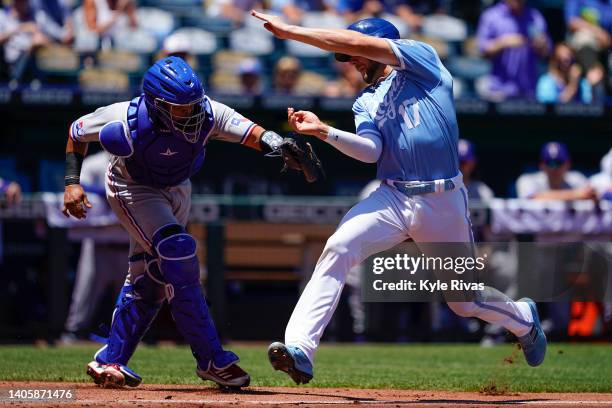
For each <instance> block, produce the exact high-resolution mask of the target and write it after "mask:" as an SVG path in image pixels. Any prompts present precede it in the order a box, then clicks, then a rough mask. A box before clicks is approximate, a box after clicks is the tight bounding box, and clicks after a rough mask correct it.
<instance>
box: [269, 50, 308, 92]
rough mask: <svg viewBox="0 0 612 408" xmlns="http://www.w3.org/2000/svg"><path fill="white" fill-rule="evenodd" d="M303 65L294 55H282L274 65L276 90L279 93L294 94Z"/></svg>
mask: <svg viewBox="0 0 612 408" xmlns="http://www.w3.org/2000/svg"><path fill="white" fill-rule="evenodd" d="M301 71H302V66H301V65H300V61H298V60H297V58H294V57H282V58H281V59H279V60H278V62H277V63H276V66H275V67H274V91H275V92H276V93H278V94H292V93H293V92H294V91H295V88H296V86H297V83H298V80H299V78H300V74H301Z"/></svg>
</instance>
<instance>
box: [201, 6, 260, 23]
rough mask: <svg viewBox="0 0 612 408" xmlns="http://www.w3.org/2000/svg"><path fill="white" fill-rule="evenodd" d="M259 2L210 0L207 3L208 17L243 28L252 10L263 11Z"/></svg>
mask: <svg viewBox="0 0 612 408" xmlns="http://www.w3.org/2000/svg"><path fill="white" fill-rule="evenodd" d="M263 8H264V7H263V3H262V2H261V1H259V0H210V1H207V2H206V15H207V16H208V17H212V18H219V19H223V20H228V21H231V22H232V23H233V24H234V25H235V26H242V24H243V23H244V18H245V17H246V16H248V15H249V12H250V11H251V10H261V9H263Z"/></svg>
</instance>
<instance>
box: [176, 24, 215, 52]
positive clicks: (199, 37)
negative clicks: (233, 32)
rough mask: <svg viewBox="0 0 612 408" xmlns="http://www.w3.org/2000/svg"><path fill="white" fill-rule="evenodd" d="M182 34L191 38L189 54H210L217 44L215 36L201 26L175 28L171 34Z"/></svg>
mask: <svg viewBox="0 0 612 408" xmlns="http://www.w3.org/2000/svg"><path fill="white" fill-rule="evenodd" d="M179 33H180V34H182V35H185V36H186V37H187V38H189V39H190V40H191V49H190V50H189V51H190V53H191V54H194V55H211V54H212V53H214V52H215V51H216V50H217V48H218V47H219V46H218V40H217V37H216V36H215V35H214V34H212V33H210V32H208V31H206V30H203V29H201V28H197V27H183V28H180V29H178V30H176V31H175V32H174V33H173V34H179Z"/></svg>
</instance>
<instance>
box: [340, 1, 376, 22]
mask: <svg viewBox="0 0 612 408" xmlns="http://www.w3.org/2000/svg"><path fill="white" fill-rule="evenodd" d="M384 11H385V4H384V3H383V2H382V1H381V0H338V2H337V3H336V12H337V13H338V14H340V15H342V16H344V18H345V19H346V20H347V21H351V22H353V21H356V20H359V19H361V18H365V17H378V16H380V15H381V14H382V13H383V12H384Z"/></svg>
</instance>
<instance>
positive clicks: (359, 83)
mask: <svg viewBox="0 0 612 408" xmlns="http://www.w3.org/2000/svg"><path fill="white" fill-rule="evenodd" d="M334 68H335V69H336V71H337V72H338V77H337V78H336V79H334V80H331V81H328V82H327V84H326V85H325V90H324V95H325V96H327V97H331V98H336V97H354V96H356V95H357V94H358V93H359V92H361V91H362V90H363V88H365V86H366V83H365V82H364V81H363V78H362V77H361V74H359V71H357V70H355V69H353V67H352V66H351V64H343V63H341V62H337V61H335V62H334Z"/></svg>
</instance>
